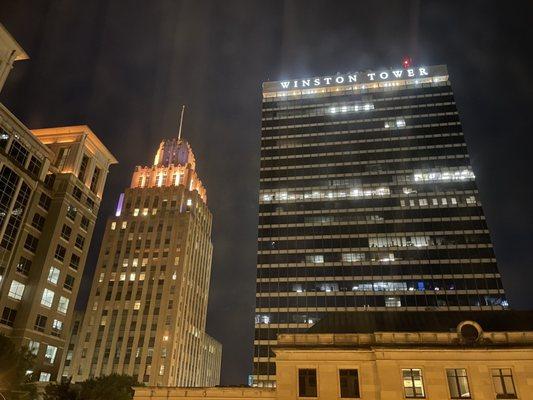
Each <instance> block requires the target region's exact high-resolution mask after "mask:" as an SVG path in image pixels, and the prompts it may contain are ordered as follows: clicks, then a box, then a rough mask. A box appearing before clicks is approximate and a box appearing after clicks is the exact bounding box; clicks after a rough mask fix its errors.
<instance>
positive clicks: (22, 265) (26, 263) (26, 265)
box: [17, 257, 31, 276]
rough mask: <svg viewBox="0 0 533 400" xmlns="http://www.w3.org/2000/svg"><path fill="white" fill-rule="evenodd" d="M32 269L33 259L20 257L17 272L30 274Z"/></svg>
mask: <svg viewBox="0 0 533 400" xmlns="http://www.w3.org/2000/svg"><path fill="white" fill-rule="evenodd" d="M30 269H31V261H30V260H28V259H27V258H25V257H20V259H19V262H18V264H17V272H19V273H21V274H22V275H26V276H28V274H29V273H30Z"/></svg>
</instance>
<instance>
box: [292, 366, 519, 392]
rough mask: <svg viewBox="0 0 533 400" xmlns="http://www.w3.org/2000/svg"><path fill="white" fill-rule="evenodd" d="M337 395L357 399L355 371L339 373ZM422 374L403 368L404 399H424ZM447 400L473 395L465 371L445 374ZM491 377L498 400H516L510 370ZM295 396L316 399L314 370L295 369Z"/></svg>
mask: <svg viewBox="0 0 533 400" xmlns="http://www.w3.org/2000/svg"><path fill="white" fill-rule="evenodd" d="M338 374H339V380H338V387H339V395H340V397H341V398H359V397H360V384H359V371H358V370H357V369H339V372H338ZM422 375H423V371H422V369H420V368H403V369H402V370H401V381H402V386H403V391H404V395H405V397H406V398H408V399H412V398H425V397H426V389H425V385H424V379H423V377H422ZM445 377H446V383H447V386H448V390H449V395H450V399H471V398H472V393H471V389H470V385H469V382H468V374H467V371H466V369H465V368H452V369H446V371H445ZM490 377H491V380H492V385H493V389H494V392H495V394H496V398H497V399H516V398H517V393H516V388H515V385H514V380H513V373H512V370H511V369H510V368H492V369H491V370H490ZM298 396H299V397H318V380H317V370H316V369H312V368H305V369H298Z"/></svg>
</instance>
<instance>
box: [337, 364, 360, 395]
mask: <svg viewBox="0 0 533 400" xmlns="http://www.w3.org/2000/svg"><path fill="white" fill-rule="evenodd" d="M339 379H340V386H341V397H343V398H350V399H355V398H359V376H358V371H357V370H356V369H341V370H339Z"/></svg>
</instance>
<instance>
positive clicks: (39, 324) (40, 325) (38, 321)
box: [34, 314, 47, 332]
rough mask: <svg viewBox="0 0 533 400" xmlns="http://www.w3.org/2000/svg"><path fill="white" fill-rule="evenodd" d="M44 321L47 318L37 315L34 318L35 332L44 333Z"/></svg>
mask: <svg viewBox="0 0 533 400" xmlns="http://www.w3.org/2000/svg"><path fill="white" fill-rule="evenodd" d="M46 320H47V318H46V317H45V316H44V315H41V314H37V318H35V326H34V328H35V330H36V331H39V332H44V328H45V327H46Z"/></svg>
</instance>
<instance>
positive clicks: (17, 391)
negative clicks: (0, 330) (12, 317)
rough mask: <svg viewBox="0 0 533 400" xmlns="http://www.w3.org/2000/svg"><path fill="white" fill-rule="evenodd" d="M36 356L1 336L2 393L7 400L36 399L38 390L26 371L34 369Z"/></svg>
mask: <svg viewBox="0 0 533 400" xmlns="http://www.w3.org/2000/svg"><path fill="white" fill-rule="evenodd" d="M33 360H34V356H33V355H32V354H31V353H30V352H29V351H28V350H27V349H26V348H22V349H21V348H18V347H17V346H15V344H14V343H13V342H12V341H11V339H9V338H8V337H6V336H4V335H2V334H0V393H1V394H2V395H3V396H4V397H5V398H6V399H7V400H19V399H20V400H22V399H34V398H36V396H37V390H36V388H35V386H34V385H32V384H31V383H30V378H29V377H28V376H26V371H28V370H31V369H32V368H33Z"/></svg>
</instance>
